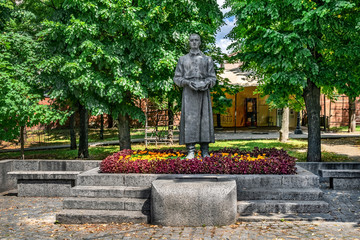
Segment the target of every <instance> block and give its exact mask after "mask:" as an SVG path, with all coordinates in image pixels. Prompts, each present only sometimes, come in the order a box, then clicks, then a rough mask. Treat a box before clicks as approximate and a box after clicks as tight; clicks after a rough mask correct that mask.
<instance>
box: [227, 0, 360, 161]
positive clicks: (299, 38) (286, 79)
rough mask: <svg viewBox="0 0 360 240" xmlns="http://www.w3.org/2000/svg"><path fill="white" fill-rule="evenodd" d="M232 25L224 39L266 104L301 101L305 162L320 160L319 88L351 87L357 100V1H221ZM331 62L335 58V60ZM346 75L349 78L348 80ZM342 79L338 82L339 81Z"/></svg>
mask: <svg viewBox="0 0 360 240" xmlns="http://www.w3.org/2000/svg"><path fill="white" fill-rule="evenodd" d="M225 5H226V6H230V7H231V11H230V12H229V13H228V16H235V18H236V26H235V27H234V29H233V30H232V31H231V32H230V33H229V35H228V37H229V38H230V39H232V40H233V41H234V43H233V44H232V45H231V48H232V49H234V51H235V52H237V54H236V55H235V56H234V57H233V59H236V60H239V59H240V60H241V61H243V62H244V69H251V70H254V72H255V73H256V74H257V75H258V76H259V77H260V78H261V81H260V84H261V85H262V86H261V89H262V90H263V91H264V93H265V94H269V95H270V96H269V101H273V102H274V103H275V104H276V105H283V106H284V105H286V104H287V102H288V99H289V96H290V95H293V96H295V98H299V99H300V98H304V100H305V104H306V109H307V114H308V119H309V149H308V160H309V161H320V159H321V149H320V124H319V118H320V102H319V97H320V88H321V87H322V88H324V90H326V91H333V90H334V88H337V89H343V87H344V86H351V89H352V91H353V94H354V95H359V94H360V91H359V86H360V81H359V79H358V78H357V77H356V75H357V76H358V70H356V69H355V68H357V69H358V67H354V66H348V65H347V64H345V62H346V61H348V60H351V61H358V59H359V56H360V55H359V46H360V41H359V37H358V31H359V27H360V26H359V20H360V9H359V6H360V2H359V1H358V0H349V1H334V0H317V1H313V0H309V1H303V0H282V1H276V0H243V1H238V0H227V1H226V4H225ZM336 58H337V59H336ZM350 75H351V76H350ZM340 76H342V77H340Z"/></svg>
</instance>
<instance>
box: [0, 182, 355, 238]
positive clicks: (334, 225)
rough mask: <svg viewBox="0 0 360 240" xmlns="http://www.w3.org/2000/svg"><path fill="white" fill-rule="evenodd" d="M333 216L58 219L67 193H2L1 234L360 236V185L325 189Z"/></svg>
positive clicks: (24, 236) (71, 236) (202, 236)
mask: <svg viewBox="0 0 360 240" xmlns="http://www.w3.org/2000/svg"><path fill="white" fill-rule="evenodd" d="M323 190H324V192H325V200H326V201H328V202H329V203H330V209H331V214H332V215H333V216H334V218H335V221H333V222H319V221H318V222H300V221H298V222H288V221H283V222H281V221H278V222H253V223H248V222H237V223H236V224H234V225H231V226H224V227H162V226H156V225H149V224H130V223H126V224H84V225H75V224H73V225H67V224H56V223H55V214H56V213H57V212H59V211H60V210H61V209H62V198H38V197H36V198H35V197H34V198H30V197H26V198H25V197H17V196H14V195H13V194H7V195H4V194H3V195H1V196H0V239H360V224H359V223H360V191H334V190H329V189H323Z"/></svg>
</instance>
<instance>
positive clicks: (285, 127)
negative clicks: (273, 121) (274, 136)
mask: <svg viewBox="0 0 360 240" xmlns="http://www.w3.org/2000/svg"><path fill="white" fill-rule="evenodd" d="M289 113H290V109H289V108H288V107H285V108H283V109H282V119H281V129H280V138H279V140H280V142H287V141H288V140H289Z"/></svg>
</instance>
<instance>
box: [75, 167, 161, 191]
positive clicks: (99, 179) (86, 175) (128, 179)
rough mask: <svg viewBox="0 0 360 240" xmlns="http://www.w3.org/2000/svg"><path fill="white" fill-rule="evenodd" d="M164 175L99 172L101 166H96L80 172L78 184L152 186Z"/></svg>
mask: <svg viewBox="0 0 360 240" xmlns="http://www.w3.org/2000/svg"><path fill="white" fill-rule="evenodd" d="M162 175H163V174H137V173H127V174H121V173H119V174H112V173H99V168H95V169H91V170H89V171H86V172H83V173H81V174H79V175H78V177H77V185H79V186H129V187H151V182H152V181H154V180H156V179H157V178H159V177H160V176H162Z"/></svg>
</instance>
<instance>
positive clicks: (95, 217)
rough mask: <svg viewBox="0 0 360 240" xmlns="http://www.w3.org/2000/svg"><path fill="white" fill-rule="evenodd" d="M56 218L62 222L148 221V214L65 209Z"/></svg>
mask: <svg viewBox="0 0 360 240" xmlns="http://www.w3.org/2000/svg"><path fill="white" fill-rule="evenodd" d="M56 220H57V221H58V222H59V223H64V224H67V223H68V224H69V223H70V224H84V223H126V222H127V223H130V222H131V223H149V216H148V215H147V214H144V213H142V212H140V211H114V210H110V211H109V210H74V209H65V210H63V211H61V212H60V213H58V214H56Z"/></svg>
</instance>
